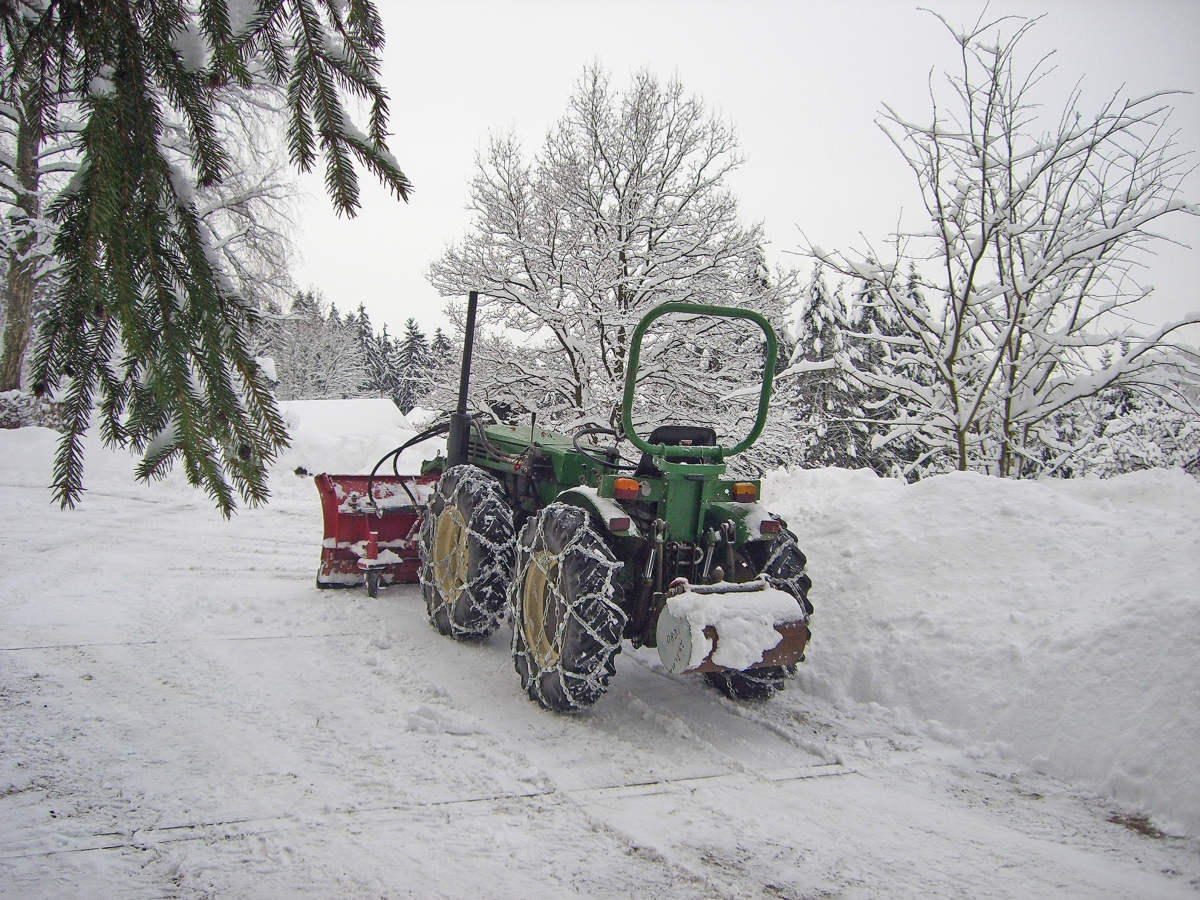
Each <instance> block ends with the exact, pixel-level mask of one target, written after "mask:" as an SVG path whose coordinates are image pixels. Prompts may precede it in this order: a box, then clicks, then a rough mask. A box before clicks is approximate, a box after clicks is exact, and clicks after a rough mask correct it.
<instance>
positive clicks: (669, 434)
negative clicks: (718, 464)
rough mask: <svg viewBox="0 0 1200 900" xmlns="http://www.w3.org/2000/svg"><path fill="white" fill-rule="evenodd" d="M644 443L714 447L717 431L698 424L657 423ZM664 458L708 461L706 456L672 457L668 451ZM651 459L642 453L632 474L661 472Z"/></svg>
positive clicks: (647, 474)
mask: <svg viewBox="0 0 1200 900" xmlns="http://www.w3.org/2000/svg"><path fill="white" fill-rule="evenodd" d="M646 443H648V444H665V445H666V446H668V447H680V446H683V447H715V446H717V432H716V431H715V430H714V429H712V428H708V427H705V426H700V425H659V426H658V427H657V428H655V429H654V430H653V431H652V432H650V437H648V438H646ZM665 458H666V460H667V462H694V463H698V462H708V461H709V460H708V458H707V457H696V456H677V457H672V456H671V454H670V453H667V454H665ZM652 460H653V457H651V456H650V454H649V453H643V454H642V459H641V462H639V463H638V467H637V471H636V472H634V476H635V477H639V478H640V477H653V476H655V475H659V474H661V473H660V472H659V471H658V469H657V468H655V466H654V463H653V461H652Z"/></svg>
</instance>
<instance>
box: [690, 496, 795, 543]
mask: <svg viewBox="0 0 1200 900" xmlns="http://www.w3.org/2000/svg"><path fill="white" fill-rule="evenodd" d="M771 518H774V517H773V516H772V515H771V513H770V512H769V511H768V510H767V508H766V507H765V506H763V505H762V504H761V503H709V504H708V506H707V507H706V508H705V510H704V529H705V530H706V531H707V530H708V529H709V528H719V527H720V526H721V525H722V524H724V523H725V522H733V524H734V527H735V528H736V529H737V537H736V542H737V543H738V544H744V543H746V542H747V541H763V540H774V538H775V537H776V536H775V535H773V534H772V535H769V536H764V535H763V533H762V532H761V531H760V530H759V526H760V525H761V524H762V522H763V521H764V520H765V519H771ZM785 525H786V523H785Z"/></svg>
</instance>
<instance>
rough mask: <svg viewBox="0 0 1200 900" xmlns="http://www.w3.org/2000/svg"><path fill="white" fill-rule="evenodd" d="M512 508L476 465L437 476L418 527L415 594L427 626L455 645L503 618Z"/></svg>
mask: <svg viewBox="0 0 1200 900" xmlns="http://www.w3.org/2000/svg"><path fill="white" fill-rule="evenodd" d="M515 543H516V542H515V533H514V530H513V519H512V509H510V508H509V505H508V503H507V501H506V500H505V498H504V493H503V491H502V490H501V488H500V485H499V483H497V481H496V479H494V478H493V477H492V476H491V475H489V474H487V472H485V471H484V470H483V469H480V468H477V467H476V466H471V465H463V466H455V467H454V468H452V469H450V470H448V471H447V472H446V473H445V474H444V475H442V477H441V480H440V481H438V483H437V487H436V488H435V489H434V492H433V498H432V500H431V501H430V503H429V510H428V512H427V513H426V514H425V518H424V519H423V520H422V522H421V538H420V549H421V590H422V592H423V593H424V595H425V608H426V610H427V611H428V613H429V622H430V624H431V625H433V627H434V628H436V629H437V630H438V631H439V632H440V633H442V634H444V635H448V636H450V637H452V638H454V639H455V640H458V641H466V640H484V639H486V638H488V637H490V636H491V634H492V632H493V631H495V630H496V626H497V625H498V624H499V622H500V619H501V618H502V617H503V615H504V605H505V600H506V596H507V589H508V583H509V581H511V580H512V572H513V558H514V555H515V552H516V548H515Z"/></svg>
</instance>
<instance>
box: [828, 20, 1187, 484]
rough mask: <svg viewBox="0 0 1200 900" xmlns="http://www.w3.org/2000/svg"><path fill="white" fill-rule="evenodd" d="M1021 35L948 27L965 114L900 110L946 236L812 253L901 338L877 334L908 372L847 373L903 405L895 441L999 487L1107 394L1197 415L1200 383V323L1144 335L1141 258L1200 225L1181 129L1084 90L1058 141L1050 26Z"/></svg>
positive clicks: (1150, 100) (898, 136)
mask: <svg viewBox="0 0 1200 900" xmlns="http://www.w3.org/2000/svg"><path fill="white" fill-rule="evenodd" d="M942 21H943V24H946V23H945V21H944V20H942ZM1019 21H1020V22H1021V24H1020V25H1019V26H1018V27H1017V28H1016V29H1015V32H1014V33H1012V34H1009V35H1005V34H1003V33H1002V31H1001V29H1002V27H1003V24H1002V23H1004V22H1005V20H1004V19H1001V20H998V21H996V22H986V23H985V22H984V20H982V19H980V20H979V21H978V22H977V23H976V24H975V26H974V27H972V28H968V29H964V30H962V31H961V32H960V31H958V30H956V29H953V28H950V26H949V25H947V28H948V30H949V31H950V33H951V34H952V35H953V37H954V40H955V41H956V43H957V44H958V47H959V50H960V55H961V61H962V62H961V69H959V70H958V71H956V72H954V73H952V74H950V75H948V78H947V83H948V86H949V99H948V101H947V102H943V100H942V98H941V97H940V96H939V95H938V94H937V92H935V91H932V90H931V95H932V99H933V107H934V109H933V118H932V120H931V121H929V122H928V123H927V124H917V123H914V122H913V121H911V120H909V119H907V118H905V117H904V116H902V115H901V114H900V113H898V112H896V111H895V110H893V109H891V108H890V107H885V112H884V114H883V122H882V125H883V127H884V130H885V131H886V132H887V133H888V135H889V136H890V137H891V138H892V140H893V142H894V143H895V145H896V147H897V148H898V149H899V150H900V151H901V152H902V153H903V154H904V158H905V160H906V161H907V162H908V164H909V166H910V167H911V168H912V171H913V173H914V174H915V175H916V178H917V181H918V184H919V185H920V188H921V191H922V195H923V197H924V202H925V207H926V211H927V213H928V215H929V219H930V226H929V227H928V228H925V229H921V230H919V231H918V232H916V233H912V234H906V235H899V236H897V237H896V238H895V240H894V251H895V252H894V253H893V254H892V255H891V256H890V257H889V258H888V259H886V260H881V259H880V256H879V255H878V254H877V253H875V252H873V251H872V252H871V254H870V256H869V257H858V258H851V257H849V256H846V255H843V254H840V253H834V254H826V253H824V252H823V251H821V250H820V249H819V248H816V247H813V248H810V252H811V253H812V254H813V255H814V256H816V257H817V258H819V259H822V260H824V261H825V262H826V265H827V266H829V267H830V268H833V269H835V270H837V271H839V272H840V273H842V274H844V275H847V276H850V277H855V278H857V279H859V280H860V282H861V284H862V288H863V290H864V291H865V292H866V293H868V294H870V295H871V296H872V297H873V298H874V300H873V303H875V304H878V305H879V306H880V307H881V308H884V309H886V310H887V313H888V316H889V318H890V319H891V320H892V321H894V322H895V323H896V324H897V325H898V327H899V332H898V333H896V334H886V333H880V332H878V331H875V330H869V331H868V330H860V332H859V336H860V337H861V338H862V339H863V340H869V341H873V342H875V343H877V344H878V345H879V346H880V347H887V348H888V349H889V352H890V354H891V358H892V367H891V368H890V370H880V369H876V368H871V367H866V366H860V365H859V364H858V363H857V362H856V361H855V360H854V359H853V358H852V357H851V356H850V355H849V354H844V355H842V356H840V357H839V359H838V361H839V365H840V366H841V368H842V370H843V371H844V372H845V373H846V375H847V376H848V377H850V378H851V379H853V380H855V381H856V382H858V383H859V384H861V385H863V386H864V387H866V388H868V389H872V390H876V389H877V390H880V391H885V392H889V393H891V394H893V395H894V396H895V397H896V398H897V401H898V402H897V405H896V408H895V409H896V412H895V414H894V415H893V416H892V417H890V419H889V420H888V423H889V425H890V431H889V435H890V436H892V437H896V438H907V439H910V440H917V441H919V442H921V443H922V444H923V445H924V446H925V448H926V449H925V452H926V453H928V454H935V455H936V454H938V453H946V454H948V455H949V456H950V457H951V458H952V460H953V464H954V465H955V466H957V467H958V468H960V469H967V468H971V467H974V468H979V469H983V470H985V471H988V472H993V473H996V474H999V475H1020V474H1024V473H1036V472H1038V471H1040V470H1041V469H1042V467H1043V464H1044V463H1043V460H1042V456H1041V448H1043V447H1044V446H1046V445H1047V444H1048V443H1049V442H1051V441H1053V440H1054V435H1053V432H1054V430H1055V425H1054V422H1055V419H1056V417H1060V416H1061V415H1062V414H1067V413H1070V411H1071V410H1072V408H1073V407H1075V406H1076V405H1077V404H1080V403H1081V402H1083V401H1086V400H1088V399H1089V398H1094V397H1096V396H1098V395H1099V394H1100V393H1101V392H1103V391H1105V390H1109V389H1112V388H1116V387H1124V388H1126V389H1129V390H1132V391H1134V392H1136V393H1139V394H1141V395H1153V396H1156V397H1158V398H1159V400H1160V401H1161V402H1162V403H1164V404H1166V405H1167V406H1169V407H1171V408H1174V409H1179V410H1185V409H1187V408H1189V407H1190V406H1191V404H1192V401H1190V400H1189V395H1188V393H1187V387H1188V385H1189V384H1193V385H1194V384H1195V383H1196V382H1197V380H1198V379H1200V367H1197V365H1196V363H1195V357H1194V356H1190V355H1189V354H1188V353H1187V352H1186V351H1187V349H1188V348H1186V347H1185V346H1183V345H1182V344H1181V343H1180V340H1179V338H1178V335H1179V333H1180V329H1181V328H1182V327H1183V326H1185V325H1187V324H1192V323H1197V322H1200V313H1191V314H1188V315H1187V316H1184V317H1183V318H1182V319H1181V320H1180V321H1177V322H1171V323H1168V324H1166V325H1164V326H1162V327H1160V328H1157V329H1155V330H1153V331H1150V332H1149V333H1145V334H1143V333H1141V332H1139V331H1136V330H1135V329H1134V328H1133V327H1132V326H1131V325H1129V324H1128V322H1129V321H1130V318H1131V317H1130V316H1128V313H1129V311H1130V307H1132V306H1134V305H1135V304H1136V303H1137V302H1138V301H1140V300H1142V299H1143V298H1144V297H1145V296H1146V294H1147V293H1148V290H1145V289H1142V288H1140V287H1139V286H1138V284H1137V281H1136V277H1135V276H1136V269H1137V266H1138V263H1139V257H1138V252H1139V251H1144V250H1145V248H1146V245H1147V244H1148V243H1150V242H1151V241H1152V240H1153V239H1154V238H1155V233H1154V228H1155V227H1156V225H1157V224H1158V222H1159V221H1160V220H1161V219H1162V218H1163V217H1165V216H1170V215H1174V214H1188V213H1190V214H1196V213H1197V212H1198V211H1200V210H1198V209H1197V207H1194V206H1189V205H1188V204H1187V203H1186V202H1185V201H1184V199H1183V196H1182V194H1181V186H1182V182H1183V179H1184V176H1185V175H1186V173H1187V166H1186V163H1185V161H1184V159H1183V157H1182V155H1181V154H1180V153H1179V152H1178V151H1177V150H1176V148H1175V147H1174V145H1173V143H1172V141H1171V139H1170V137H1169V136H1168V132H1166V131H1165V130H1164V125H1165V122H1166V118H1167V115H1168V114H1169V107H1168V105H1167V97H1166V95H1164V94H1155V95H1152V96H1149V97H1143V98H1141V99H1137V100H1122V99H1120V97H1119V95H1118V96H1114V97H1113V98H1112V99H1111V100H1109V101H1108V102H1107V103H1105V104H1104V105H1103V106H1102V107H1101V108H1100V110H1099V111H1098V112H1096V113H1094V114H1090V115H1088V114H1085V113H1084V112H1083V111H1082V110H1081V108H1080V96H1079V92H1078V91H1076V92H1074V93H1072V95H1071V96H1070V99H1069V100H1068V102H1067V104H1066V106H1065V108H1064V109H1063V111H1062V113H1061V115H1060V116H1059V117H1057V119H1056V120H1054V121H1052V122H1051V123H1050V125H1049V127H1046V126H1045V125H1043V124H1042V123H1043V122H1045V119H1043V118H1041V115H1042V114H1041V112H1040V108H1039V106H1038V103H1037V100H1036V98H1035V96H1034V93H1035V89H1036V87H1037V86H1038V84H1039V83H1040V82H1041V81H1042V79H1043V78H1044V76H1045V75H1046V74H1047V69H1046V67H1045V60H1042V61H1041V62H1040V63H1039V64H1037V65H1035V66H1034V67H1033V68H1032V69H1031V70H1030V71H1029V72H1028V73H1026V74H1022V73H1021V72H1020V71H1018V69H1017V67H1016V64H1015V61H1014V54H1015V52H1016V49H1017V47H1018V46H1019V44H1020V41H1021V38H1022V37H1023V36H1024V35H1025V34H1026V33H1027V32H1028V30H1029V28H1030V27H1032V25H1033V24H1034V21H1031V20H1019ZM876 260H880V261H878V262H877V261H876ZM914 265H915V269H914ZM914 271H915V272H916V273H918V276H917V278H916V279H915V283H914V279H913V278H912V277H910V273H912V272H914ZM1105 350H1107V351H1109V354H1108V356H1107V361H1104V357H1102V353H1103V351H1105Z"/></svg>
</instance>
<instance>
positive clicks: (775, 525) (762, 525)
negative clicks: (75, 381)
mask: <svg viewBox="0 0 1200 900" xmlns="http://www.w3.org/2000/svg"><path fill="white" fill-rule="evenodd" d="M758 533H759V534H779V520H778V519H763V520H762V521H761V522H759V523H758Z"/></svg>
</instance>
